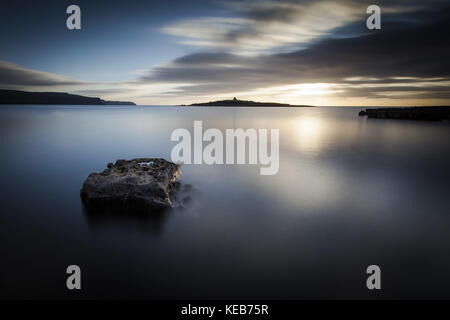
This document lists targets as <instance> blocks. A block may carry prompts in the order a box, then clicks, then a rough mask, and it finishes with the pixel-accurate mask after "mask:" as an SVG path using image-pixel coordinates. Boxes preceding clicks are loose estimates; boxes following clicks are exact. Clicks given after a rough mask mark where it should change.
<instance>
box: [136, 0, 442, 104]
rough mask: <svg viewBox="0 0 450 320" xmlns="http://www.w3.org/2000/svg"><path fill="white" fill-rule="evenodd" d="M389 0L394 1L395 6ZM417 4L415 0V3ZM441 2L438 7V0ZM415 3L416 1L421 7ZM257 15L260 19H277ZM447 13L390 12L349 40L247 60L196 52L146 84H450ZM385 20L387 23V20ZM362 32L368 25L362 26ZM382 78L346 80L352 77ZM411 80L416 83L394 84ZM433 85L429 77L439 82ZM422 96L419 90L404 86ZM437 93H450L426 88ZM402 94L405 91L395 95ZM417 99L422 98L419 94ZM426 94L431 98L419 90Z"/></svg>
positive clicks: (200, 87)
mask: <svg viewBox="0 0 450 320" xmlns="http://www.w3.org/2000/svg"><path fill="white" fill-rule="evenodd" d="M391 2H392V1H391ZM414 3H416V2H414ZM435 3H437V2H435ZM417 4H419V3H418V2H417ZM282 14H283V13H282V12H278V13H274V15H273V16H272V17H270V18H269V17H267V16H265V15H264V14H261V13H258V16H259V19H275V17H280V16H281V15H282ZM448 17H450V8H448V7H447V8H445V7H428V8H427V9H426V10H421V11H410V12H406V13H398V12H397V13H393V14H391V15H386V21H385V23H384V24H383V25H382V30H376V31H370V32H367V31H366V32H365V33H364V34H363V35H361V36H357V37H355V36H353V37H349V38H338V37H328V38H326V39H323V40H321V41H318V42H317V43H315V44H312V45H311V46H310V47H309V48H306V49H302V50H297V51H293V52H290V53H283V54H272V55H258V56H242V55H235V54H229V53H196V54H191V55H187V56H184V57H182V58H180V59H177V60H175V61H173V63H171V64H170V65H168V66H165V67H159V68H155V69H153V70H152V71H151V73H150V74H149V75H147V76H145V77H142V78H141V81H142V82H173V83H183V82H184V83H189V84H190V85H188V86H184V87H180V88H178V90H177V91H176V92H177V93H178V94H179V93H180V91H182V92H190V93H197V94H201V93H227V92H233V91H236V90H239V91H243V90H251V89H257V88H265V87H271V86H278V85H289V84H300V83H315V82H324V83H341V84H342V83H345V84H348V87H351V86H352V85H353V86H354V88H353V89H351V90H346V94H348V95H349V96H365V95H368V94H373V95H375V96H381V95H382V94H381V93H382V92H388V91H395V90H397V89H395V88H393V87H390V86H384V87H383V88H382V89H379V88H373V87H370V86H369V87H367V86H366V87H364V86H362V87H361V86H360V87H358V86H355V85H356V84H364V83H372V84H373V83H375V82H377V81H378V82H379V83H384V84H395V83H408V82H409V83H414V82H415V83H419V82H423V81H427V82H428V83H429V84H430V83H431V84H432V83H436V85H437V86H439V83H441V85H442V83H443V81H448V79H449V78H450V59H448V57H449V56H450V38H449V37H448V34H450V20H449V19H448ZM383 21H384V20H383ZM360 23H361V25H363V26H364V27H365V21H360ZM357 77H359V78H362V77H363V78H376V79H378V80H375V81H374V80H364V79H363V80H360V81H357V82H354V81H348V80H347V79H348V78H357ZM398 77H409V78H412V79H403V80H402V79H393V78H398ZM436 77H439V78H441V79H432V80H430V81H428V80H426V79H427V78H436ZM401 89H402V90H404V91H418V90H416V88H415V87H414V86H406V87H402V88H401ZM424 90H425V91H428V92H430V93H433V94H436V95H437V96H445V97H446V96H447V95H448V90H447V89H446V90H447V91H446V90H441V89H440V88H434V89H433V88H430V86H427V87H423V88H421V91H424ZM397 91H400V90H397ZM417 94H418V95H419V93H417ZM420 94H421V95H422V96H426V94H423V93H420Z"/></svg>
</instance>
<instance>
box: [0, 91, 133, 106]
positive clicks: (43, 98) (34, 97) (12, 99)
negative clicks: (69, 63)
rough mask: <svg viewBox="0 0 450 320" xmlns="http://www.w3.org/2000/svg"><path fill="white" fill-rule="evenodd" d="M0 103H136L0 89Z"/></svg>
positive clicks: (56, 93) (54, 93)
mask: <svg viewBox="0 0 450 320" xmlns="http://www.w3.org/2000/svg"><path fill="white" fill-rule="evenodd" d="M0 104H60V105H136V104H135V103H134V102H129V101H106V100H103V99H100V98H94V97H85V96H80V95H76V94H70V93H65V92H28V91H19V90H0Z"/></svg>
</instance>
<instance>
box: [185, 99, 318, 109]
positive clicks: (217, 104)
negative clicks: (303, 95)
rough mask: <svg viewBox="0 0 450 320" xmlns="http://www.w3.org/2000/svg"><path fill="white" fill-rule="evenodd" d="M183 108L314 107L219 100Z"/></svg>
mask: <svg viewBox="0 0 450 320" xmlns="http://www.w3.org/2000/svg"><path fill="white" fill-rule="evenodd" d="M181 106H183V107H313V106H308V105H293V104H287V103H276V102H255V101H250V100H238V99H236V98H233V100H219V101H211V102H204V103H193V104H190V105H184V104H183V105H181Z"/></svg>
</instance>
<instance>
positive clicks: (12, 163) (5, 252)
mask: <svg viewBox="0 0 450 320" xmlns="http://www.w3.org/2000/svg"><path fill="white" fill-rule="evenodd" d="M358 111H359V109H358V108H322V107H320V108H205V107H199V108H169V107H129V106H126V107H118V106H114V107H104V106H102V107H86V106H3V107H1V108H0V152H1V157H0V184H1V185H0V190H1V201H0V212H1V215H0V219H1V220H0V222H1V224H0V228H1V230H0V231H1V233H0V234H1V235H0V243H1V244H0V250H1V251H0V256H1V263H0V287H1V290H0V297H2V298H72V297H83V298H86V297H89V298H157V299H165V298H208V299H213V298H234V299H239V298H250V299H263V298H268V299H282V298H287V299H300V298H436V297H437V298H450V275H449V273H448V270H450V254H449V253H450V232H449V230H450V210H449V208H448V197H449V195H450V183H449V181H450V165H449V164H450V143H449V141H450V125H449V124H446V123H434V122H413V121H396V120H381V119H370V120H367V119H366V118H365V117H358V116H357V114H358ZM194 120H203V126H204V128H205V129H206V128H219V129H225V128H244V129H247V128H256V129H258V128H268V129H270V128H277V129H280V169H279V172H278V174H277V175H275V176H261V175H259V166H252V165H214V166H208V165H190V166H189V165H184V166H183V167H182V178H181V182H182V183H183V184H190V185H192V186H193V190H192V191H191V195H190V196H191V198H192V200H191V202H190V203H189V205H188V206H187V207H185V208H183V209H177V210H172V211H170V212H166V213H165V214H162V215H158V216H154V217H153V216H152V217H148V218H145V217H126V216H125V217H123V216H98V215H94V216H93V215H91V214H88V213H87V212H85V211H84V210H83V207H82V204H81V201H80V198H79V190H80V187H81V185H82V183H83V181H84V179H85V178H86V177H87V176H88V174H89V173H91V172H94V171H101V170H103V169H104V168H105V166H106V164H107V163H108V162H111V161H115V160H116V159H131V158H135V157H163V158H166V159H170V152H171V148H172V146H173V145H174V143H173V142H171V141H170V134H171V132H172V131H173V130H174V129H176V128H187V129H190V130H191V131H192V128H193V121H194ZM70 264H77V265H79V266H80V267H81V269H82V287H83V289H82V291H81V292H69V291H68V290H67V289H66V287H65V281H66V274H65V269H66V267H67V266H68V265H70ZM371 264H377V265H379V266H380V267H381V269H382V288H383V289H382V291H378V292H372V291H368V290H367V289H366V286H365V281H366V277H367V275H366V274H365V270H366V268H367V266H368V265H371Z"/></svg>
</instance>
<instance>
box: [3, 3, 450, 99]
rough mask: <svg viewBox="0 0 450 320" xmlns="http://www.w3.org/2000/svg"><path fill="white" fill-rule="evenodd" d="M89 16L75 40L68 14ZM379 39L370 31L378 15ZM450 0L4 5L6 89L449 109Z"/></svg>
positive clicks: (116, 96)
mask: <svg viewBox="0 0 450 320" xmlns="http://www.w3.org/2000/svg"><path fill="white" fill-rule="evenodd" d="M71 4H76V5H78V6H79V7H80V8H81V30H69V29H68V28H67V27H66V19H67V17H68V16H69V15H68V14H67V13H66V8H67V7H68V6H69V5H71ZM371 4H376V5H378V6H379V7H380V8H381V29H380V30H368V29H367V27H366V19H367V18H368V17H369V15H370V14H367V13H366V9H367V7H368V6H369V5H371ZM449 34H450V2H449V1H448V0H428V1H419V0H385V1H374V0H370V1H365V0H341V1H339V0H338V1H328V0H315V1H312V0H298V1H296V0H279V1H276V0H269V1H265V0H258V1H249V0H248V1H247V0H242V1H238V0H191V1H186V0H181V1H176V0H166V1H149V0H147V1H144V0H127V1H114V0H109V1H103V0H97V1H95V2H94V1H85V0H71V1H65V0H59V1H47V0H39V1H36V0H26V1H24V0H14V1H10V0H1V2H0V36H1V42H2V45H1V50H0V89H14V90H26V91H46V92H48V91H52V92H56V91H57V92H69V93H74V94H82V95H86V96H94V97H101V98H103V99H106V100H127V101H133V102H135V103H137V104H141V105H174V104H189V103H194V102H206V101H214V100H221V99H232V98H233V97H237V98H238V99H246V100H255V101H271V102H282V103H291V104H309V105H326V106H389V105H392V106H397V105H401V106H408V105H449V104H450V103H449V102H450V59H449V58H448V57H450V37H449V36H448V35H449Z"/></svg>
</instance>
